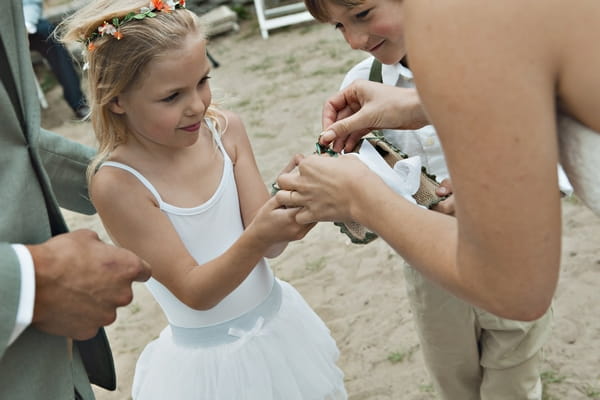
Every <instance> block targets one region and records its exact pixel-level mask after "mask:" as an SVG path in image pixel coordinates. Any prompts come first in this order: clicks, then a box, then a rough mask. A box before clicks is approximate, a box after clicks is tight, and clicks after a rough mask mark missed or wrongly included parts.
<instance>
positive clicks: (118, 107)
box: [108, 97, 125, 114]
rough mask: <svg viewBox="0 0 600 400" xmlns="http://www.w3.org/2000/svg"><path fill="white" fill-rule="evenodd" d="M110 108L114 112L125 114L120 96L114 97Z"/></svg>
mask: <svg viewBox="0 0 600 400" xmlns="http://www.w3.org/2000/svg"><path fill="white" fill-rule="evenodd" d="M108 109H109V110H110V111H112V112H114V113H115V114H125V110H124V109H123V107H121V105H120V104H119V98H118V97H114V98H113V99H112V100H111V102H110V104H109V106H108Z"/></svg>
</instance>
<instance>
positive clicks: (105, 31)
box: [98, 22, 117, 35]
mask: <svg viewBox="0 0 600 400" xmlns="http://www.w3.org/2000/svg"><path fill="white" fill-rule="evenodd" d="M98 32H99V33H100V35H114V34H115V32H117V28H115V27H114V25H113V24H109V23H108V22H104V23H103V24H102V25H100V26H99V27H98Z"/></svg>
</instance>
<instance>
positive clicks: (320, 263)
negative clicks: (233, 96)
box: [306, 256, 327, 272]
mask: <svg viewBox="0 0 600 400" xmlns="http://www.w3.org/2000/svg"><path fill="white" fill-rule="evenodd" d="M326 265H327V257H325V256H321V257H319V258H317V259H316V260H311V261H308V262H307V263H306V269H307V270H309V271H310V272H318V271H321V270H322V269H323V268H325V266H326Z"/></svg>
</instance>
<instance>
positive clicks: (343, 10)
mask: <svg viewBox="0 0 600 400" xmlns="http://www.w3.org/2000/svg"><path fill="white" fill-rule="evenodd" d="M327 11H328V12H329V15H330V16H331V21H330V23H332V24H333V25H334V26H335V27H336V29H339V30H340V31H341V32H342V34H343V35H344V39H346V42H348V44H349V45H350V47H352V48H353V49H355V50H364V51H366V52H368V53H371V54H372V55H373V56H374V57H375V58H377V59H378V60H379V61H381V62H382V63H383V64H395V63H397V62H400V60H401V59H402V57H404V56H405V55H406V49H405V48H404V27H403V23H402V0H365V1H364V2H363V3H362V4H360V5H358V6H356V7H353V8H348V7H346V6H343V5H338V4H335V3H333V2H332V1H330V0H328V6H327Z"/></svg>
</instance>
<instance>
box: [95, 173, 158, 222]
mask: <svg viewBox="0 0 600 400" xmlns="http://www.w3.org/2000/svg"><path fill="white" fill-rule="evenodd" d="M90 196H91V198H92V202H93V203H94V206H95V207H96V208H97V209H98V211H100V212H102V209H106V208H112V207H116V208H118V206H119V204H136V203H133V202H134V201H136V202H137V203H139V202H140V201H141V200H143V199H148V200H151V201H152V202H154V199H153V198H152V196H151V194H150V193H149V192H148V190H147V189H146V188H145V187H144V186H143V184H142V183H141V182H140V181H139V180H138V179H137V178H136V177H135V176H134V175H133V174H131V173H130V172H128V171H125V170H123V169H121V168H114V167H109V166H105V167H102V168H100V169H99V170H98V171H97V172H96V174H95V175H94V176H93V178H92V181H91V183H90Z"/></svg>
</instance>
